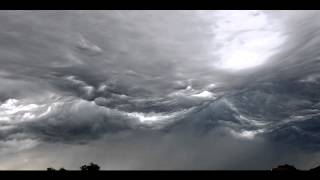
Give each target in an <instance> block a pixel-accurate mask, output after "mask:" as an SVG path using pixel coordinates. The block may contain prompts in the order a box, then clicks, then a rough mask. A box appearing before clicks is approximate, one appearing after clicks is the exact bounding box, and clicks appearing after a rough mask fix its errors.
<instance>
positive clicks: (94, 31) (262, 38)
mask: <svg viewBox="0 0 320 180" xmlns="http://www.w3.org/2000/svg"><path fill="white" fill-rule="evenodd" d="M319 18H320V14H319V11H1V12H0V23H1V26H0V159H1V163H0V168H1V169H45V168H47V167H49V166H57V167H59V166H61V167H62V166H64V167H66V168H69V169H77V168H78V166H80V165H81V163H84V162H85V161H95V162H97V163H98V164H100V165H101V167H102V168H103V169H267V168H271V167H272V166H274V165H278V164H279V163H292V164H295V165H297V167H299V168H311V167H313V166H314V165H316V164H317V163H319V162H317V161H320V159H319V154H318V153H319V148H320V147H319V142H320V134H319V128H320V124H319V121H318V119H319V117H320V109H319V107H320V104H319V97H320V94H319V88H320V72H319V62H320V61H319V57H320V56H319V55H320V54H319V51H318V47H320V46H319V45H320V39H319V32H320V31H319V29H320V23H319V21H318V19H319ZM81 158H82V159H81ZM31 159H32V161H31Z"/></svg>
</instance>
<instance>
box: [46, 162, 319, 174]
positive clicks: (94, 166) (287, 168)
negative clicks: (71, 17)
mask: <svg viewBox="0 0 320 180" xmlns="http://www.w3.org/2000/svg"><path fill="white" fill-rule="evenodd" d="M80 170H81V171H89V172H90V171H100V167H99V166H98V165H97V164H94V163H92V162H91V163H89V164H87V165H83V166H81V167H80ZM47 171H67V170H66V169H64V168H60V169H59V170H56V169H54V168H52V167H49V168H47ZM271 171H312V172H320V166H317V167H315V168H311V169H309V170H299V169H297V168H296V167H294V166H292V165H289V164H284V165H279V166H277V167H275V168H272V169H271Z"/></svg>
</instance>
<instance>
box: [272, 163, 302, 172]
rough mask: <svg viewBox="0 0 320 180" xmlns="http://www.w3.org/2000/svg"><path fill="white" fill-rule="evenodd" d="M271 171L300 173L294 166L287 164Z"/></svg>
mask: <svg viewBox="0 0 320 180" xmlns="http://www.w3.org/2000/svg"><path fill="white" fill-rule="evenodd" d="M271 171H299V170H298V169H297V168H295V167H294V166H291V165H288V164H285V165H280V166H278V167H276V168H272V169H271Z"/></svg>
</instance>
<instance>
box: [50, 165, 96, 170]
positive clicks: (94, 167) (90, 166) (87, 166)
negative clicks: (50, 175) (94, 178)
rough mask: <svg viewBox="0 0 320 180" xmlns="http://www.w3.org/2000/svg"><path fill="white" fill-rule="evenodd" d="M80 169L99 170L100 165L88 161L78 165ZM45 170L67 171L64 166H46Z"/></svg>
mask: <svg viewBox="0 0 320 180" xmlns="http://www.w3.org/2000/svg"><path fill="white" fill-rule="evenodd" d="M80 170H81V171H99V170H100V167H99V166H98V165H97V164H94V163H90V164H88V165H83V166H81V167H80ZM47 171H67V170H66V169H64V168H60V169H54V168H52V167H49V168H47Z"/></svg>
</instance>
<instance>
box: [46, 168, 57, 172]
mask: <svg viewBox="0 0 320 180" xmlns="http://www.w3.org/2000/svg"><path fill="white" fill-rule="evenodd" d="M47 171H57V170H56V169H55V168H52V167H49V168H47Z"/></svg>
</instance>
